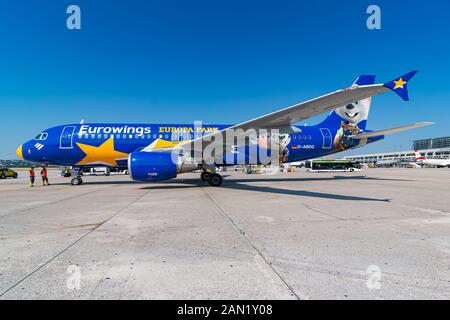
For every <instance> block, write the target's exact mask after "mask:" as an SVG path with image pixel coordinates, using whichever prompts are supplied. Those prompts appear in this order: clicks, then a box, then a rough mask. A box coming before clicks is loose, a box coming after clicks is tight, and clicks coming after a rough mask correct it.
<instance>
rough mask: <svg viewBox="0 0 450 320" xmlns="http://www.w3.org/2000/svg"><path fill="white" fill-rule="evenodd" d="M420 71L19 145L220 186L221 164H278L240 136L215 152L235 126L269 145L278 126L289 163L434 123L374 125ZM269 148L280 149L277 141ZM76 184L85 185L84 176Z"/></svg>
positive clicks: (44, 156)
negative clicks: (381, 107) (189, 119)
mask: <svg viewBox="0 0 450 320" xmlns="http://www.w3.org/2000/svg"><path fill="white" fill-rule="evenodd" d="M415 74H416V71H412V72H410V73H408V74H406V75H404V76H402V77H399V78H397V79H395V80H393V81H390V82H387V83H384V84H375V76H369V75H363V76H360V77H358V78H357V80H356V81H355V83H354V84H353V85H352V86H350V87H348V88H346V89H341V90H338V91H335V92H332V93H330V94H327V95H324V96H321V97H318V98H315V99H312V100H309V101H305V102H302V103H299V104H296V105H293V106H291V107H288V108H284V109H281V110H279V111H275V112H273V113H270V114H267V115H264V116H261V117H259V118H256V119H253V120H250V121H246V122H243V123H240V124H237V125H202V126H200V127H199V126H196V125H184V124H164V125H159V124H110V123H103V124H100V123H89V124H69V125H62V126H57V127H53V128H50V129H47V130H44V131H43V132H41V133H39V134H38V135H37V136H36V137H35V138H34V139H32V140H30V141H28V142H25V143H24V144H23V145H21V146H20V147H19V148H18V149H17V155H18V156H19V157H20V158H22V159H25V160H29V161H33V162H36V163H40V164H45V165H59V166H72V167H74V168H75V169H77V172H79V169H80V168H81V167H83V166H89V167H91V166H105V165H106V166H111V167H118V166H120V167H128V169H129V172H130V176H131V177H132V179H134V180H138V181H149V182H150V181H161V180H165V179H171V178H175V177H176V176H177V174H179V173H184V172H192V171H195V170H198V169H201V170H202V174H201V178H202V180H204V181H208V183H209V184H210V185H212V186H220V185H221V183H222V177H221V176H220V175H219V174H218V173H216V167H220V166H229V165H236V164H270V161H269V162H268V161H267V160H266V161H264V160H262V159H261V157H251V156H250V153H251V152H250V148H249V146H248V145H239V144H236V143H231V144H230V145H227V144H225V143H224V144H223V145H224V147H223V148H222V149H221V150H223V152H215V153H214V155H212V156H211V155H209V154H207V152H206V151H207V149H208V147H209V146H210V144H211V141H214V140H215V139H217V138H219V137H223V136H225V135H227V134H228V133H233V132H236V131H239V130H240V131H241V132H242V131H248V130H252V129H254V130H256V131H257V132H261V130H268V132H269V133H268V134H267V135H265V136H264V134H263V135H258V136H257V140H256V145H257V146H258V147H260V148H264V147H265V148H267V146H268V145H269V144H268V142H267V138H269V139H270V138H271V137H272V138H273V136H271V134H270V132H273V131H274V130H276V131H275V132H277V139H276V140H277V149H278V150H276V152H278V154H277V157H279V161H280V162H284V163H285V162H295V161H301V160H306V159H312V158H317V157H322V156H326V155H330V154H333V153H337V152H340V151H344V150H347V149H351V148H356V147H361V146H364V145H365V144H368V143H372V142H375V141H378V140H381V139H383V138H384V135H385V134H389V133H393V132H397V131H402V130H408V129H412V128H417V127H422V126H426V125H429V124H431V123H430V122H422V123H417V124H413V125H408V126H402V127H397V128H392V129H386V130H380V131H370V130H366V123H367V118H368V115H369V109H370V104H371V98H372V96H375V95H378V94H381V93H384V92H387V91H389V90H392V91H394V92H395V93H397V94H398V95H399V96H400V97H401V98H402V99H403V100H405V101H407V100H408V87H407V86H408V82H409V80H410V79H411V78H412V77H413V76H414V75H415ZM330 111H331V112H330ZM324 112H330V113H329V115H328V116H327V118H326V119H325V120H324V121H323V122H321V123H319V124H317V125H315V126H295V123H298V122H299V121H303V120H305V119H308V118H310V117H312V116H315V115H318V114H321V113H324ZM271 130H272V131H271ZM262 138H265V139H262ZM233 141H234V140H233ZM262 141H265V142H264V143H262ZM193 144H197V145H199V146H200V147H199V148H200V149H195V148H194V150H199V152H197V151H194V152H192V145H193ZM262 145H264V146H262ZM271 146H273V145H272V144H271ZM268 151H269V153H270V152H273V150H272V148H270V150H268ZM196 152H197V153H196ZM71 183H72V184H73V185H79V184H81V183H82V179H81V177H80V176H77V177H75V178H73V179H72V181H71Z"/></svg>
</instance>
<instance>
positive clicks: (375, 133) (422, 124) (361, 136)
mask: <svg viewBox="0 0 450 320" xmlns="http://www.w3.org/2000/svg"><path fill="white" fill-rule="evenodd" d="M432 124H434V122H419V123H415V124H411V125H408V126H402V127H397V128H391V129H384V130H379V131H371V132H363V133H358V134H354V135H351V136H348V137H349V138H353V139H364V138H370V137H376V136H382V135H385V134H390V133H394V132H399V131H405V130H410V129H415V128H420V127H425V126H429V125H432Z"/></svg>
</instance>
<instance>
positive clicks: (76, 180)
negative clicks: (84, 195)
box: [70, 177, 83, 186]
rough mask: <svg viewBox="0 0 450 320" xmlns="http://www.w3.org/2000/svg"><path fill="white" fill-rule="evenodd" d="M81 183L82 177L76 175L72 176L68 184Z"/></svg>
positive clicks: (77, 184) (76, 184) (75, 184)
mask: <svg viewBox="0 0 450 320" xmlns="http://www.w3.org/2000/svg"><path fill="white" fill-rule="evenodd" d="M82 183H83V179H81V178H80V177H76V178H73V179H72V180H70V184H71V185H73V186H79V185H80V184H82Z"/></svg>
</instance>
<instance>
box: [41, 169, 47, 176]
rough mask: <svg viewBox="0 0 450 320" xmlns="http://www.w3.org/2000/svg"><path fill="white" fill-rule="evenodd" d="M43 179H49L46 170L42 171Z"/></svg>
mask: <svg viewBox="0 0 450 320" xmlns="http://www.w3.org/2000/svg"><path fill="white" fill-rule="evenodd" d="M41 177H47V170H46V169H42V171H41Z"/></svg>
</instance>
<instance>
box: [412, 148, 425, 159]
mask: <svg viewBox="0 0 450 320" xmlns="http://www.w3.org/2000/svg"><path fill="white" fill-rule="evenodd" d="M414 153H415V155H416V161H423V160H425V157H424V156H422V154H421V153H420V152H419V151H418V150H415V151H414Z"/></svg>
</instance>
